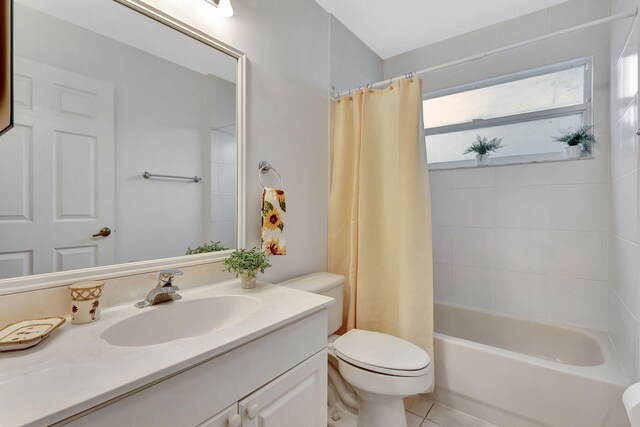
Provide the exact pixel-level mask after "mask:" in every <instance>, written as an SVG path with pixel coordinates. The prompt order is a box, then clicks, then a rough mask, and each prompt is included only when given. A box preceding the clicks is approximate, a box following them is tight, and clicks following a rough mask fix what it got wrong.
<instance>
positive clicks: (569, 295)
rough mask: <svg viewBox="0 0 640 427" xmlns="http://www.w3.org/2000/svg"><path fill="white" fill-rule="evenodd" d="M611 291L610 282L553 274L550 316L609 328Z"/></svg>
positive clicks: (549, 286)
mask: <svg viewBox="0 0 640 427" xmlns="http://www.w3.org/2000/svg"><path fill="white" fill-rule="evenodd" d="M608 292H609V287H608V285H607V283H606V282H597V281H589V280H580V279H567V278H560V277H549V278H548V279H547V301H548V304H547V307H548V313H547V315H548V317H549V319H550V320H552V321H555V322H560V323H565V324H570V325H575V326H580V327H584V328H590V329H596V330H600V331H606V330H607V328H608V326H607V322H608V315H607V314H608V308H607V304H606V301H607V298H608Z"/></svg>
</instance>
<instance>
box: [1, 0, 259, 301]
mask: <svg viewBox="0 0 640 427" xmlns="http://www.w3.org/2000/svg"><path fill="white" fill-rule="evenodd" d="M114 1H115V2H117V3H119V4H121V5H124V6H126V7H129V8H131V9H133V10H135V11H137V12H139V13H141V14H143V15H145V16H147V17H148V18H151V19H153V20H155V21H157V22H159V23H161V24H164V25H166V26H168V27H171V28H173V29H174V30H176V31H179V32H181V33H182V34H185V35H187V36H189V37H191V38H193V39H195V40H197V41H199V42H201V43H204V44H206V45H208V46H210V47H212V48H214V49H217V50H218V51H221V52H222V53H226V54H227V55H229V56H231V57H233V58H235V59H236V60H237V62H238V66H237V68H236V87H237V90H236V116H237V121H236V128H237V129H236V139H237V145H238V160H237V164H238V167H237V169H238V171H237V174H238V182H237V194H238V200H237V208H236V209H237V213H238V226H237V230H236V246H237V248H244V247H245V245H246V243H245V241H246V236H245V223H246V208H245V198H244V195H245V187H246V184H245V173H244V172H245V158H246V147H245V138H246V74H247V55H246V54H245V53H243V52H241V51H239V50H237V49H235V48H233V47H231V46H229V45H227V44H225V43H222V42H220V41H218V40H216V39H214V38H213V37H211V36H209V35H207V34H206V33H204V32H202V31H200V30H198V29H196V28H194V27H191V26H190V25H188V24H186V23H184V22H181V21H179V20H177V19H176V18H174V17H172V16H170V15H168V14H166V13H164V12H162V11H160V10H157V9H156V8H153V7H151V6H149V5H147V4H146V3H145V2H144V1H142V0H114ZM231 252H232V250H231V249H230V250H226V251H220V252H211V253H206V254H197V255H181V256H177V257H171V258H158V259H154V260H148V261H137V262H130V263H124V264H113V265H107V266H101V267H93V268H84V269H80V270H69V271H60V272H55V273H45V274H34V275H31V276H21V277H14V278H8V279H1V280H0V296H3V295H11V294H18V293H23V292H30V291H36V290H40V289H48V288H56V287H62V286H68V285H69V284H70V283H73V282H79V281H88V280H104V279H113V278H117V277H124V276H131V275H136V274H144V273H149V272H153V271H157V270H161V269H163V268H167V267H171V268H181V267H189V266H196V265H202V264H210V263H213V262H221V261H222V260H224V259H225V258H226V257H227V256H228V255H229V254H230V253H231Z"/></svg>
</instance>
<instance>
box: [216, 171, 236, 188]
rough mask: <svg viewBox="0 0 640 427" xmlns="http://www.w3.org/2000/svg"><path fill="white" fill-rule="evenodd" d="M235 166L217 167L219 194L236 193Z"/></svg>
mask: <svg viewBox="0 0 640 427" xmlns="http://www.w3.org/2000/svg"><path fill="white" fill-rule="evenodd" d="M236 171H237V169H236V165H226V164H220V165H218V177H217V184H218V191H219V192H221V193H236V192H237V182H238V176H237V173H236Z"/></svg>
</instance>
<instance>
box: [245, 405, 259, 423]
mask: <svg viewBox="0 0 640 427" xmlns="http://www.w3.org/2000/svg"><path fill="white" fill-rule="evenodd" d="M259 413H260V407H259V406H258V405H251V406H249V407H248V408H247V415H248V416H249V419H250V420H253V419H255V418H256V417H257V416H258V414H259Z"/></svg>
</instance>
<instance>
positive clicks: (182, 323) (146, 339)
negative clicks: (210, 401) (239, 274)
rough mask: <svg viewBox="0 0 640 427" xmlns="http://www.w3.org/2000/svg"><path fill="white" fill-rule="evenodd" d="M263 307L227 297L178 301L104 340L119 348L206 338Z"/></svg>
mask: <svg viewBox="0 0 640 427" xmlns="http://www.w3.org/2000/svg"><path fill="white" fill-rule="evenodd" d="M260 306H262V303H261V302H260V301H258V300H257V299H254V298H250V297H246V296H241V295H224V296H216V297H209V298H200V299H194V300H189V301H184V300H180V301H176V302H168V303H164V304H159V305H156V306H153V307H149V308H144V309H141V311H140V314H137V315H135V316H133V317H129V318H127V319H124V320H122V321H120V322H118V323H116V324H115V325H113V326H111V327H110V328H109V329H107V330H105V331H104V332H103V333H102V335H101V337H102V338H103V339H104V340H106V341H107V342H108V343H109V344H112V345H115V346H120V347H140V346H147V345H154V344H161V343H165V342H168V341H173V340H177V339H181V338H190V337H196V336H200V335H205V334H208V333H210V332H213V331H217V330H220V329H224V328H228V327H229V326H232V325H234V324H236V323H238V322H241V321H242V320H244V319H246V318H247V317H249V316H250V315H251V314H253V313H255V312H256V311H257V310H258V309H259V308H260Z"/></svg>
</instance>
